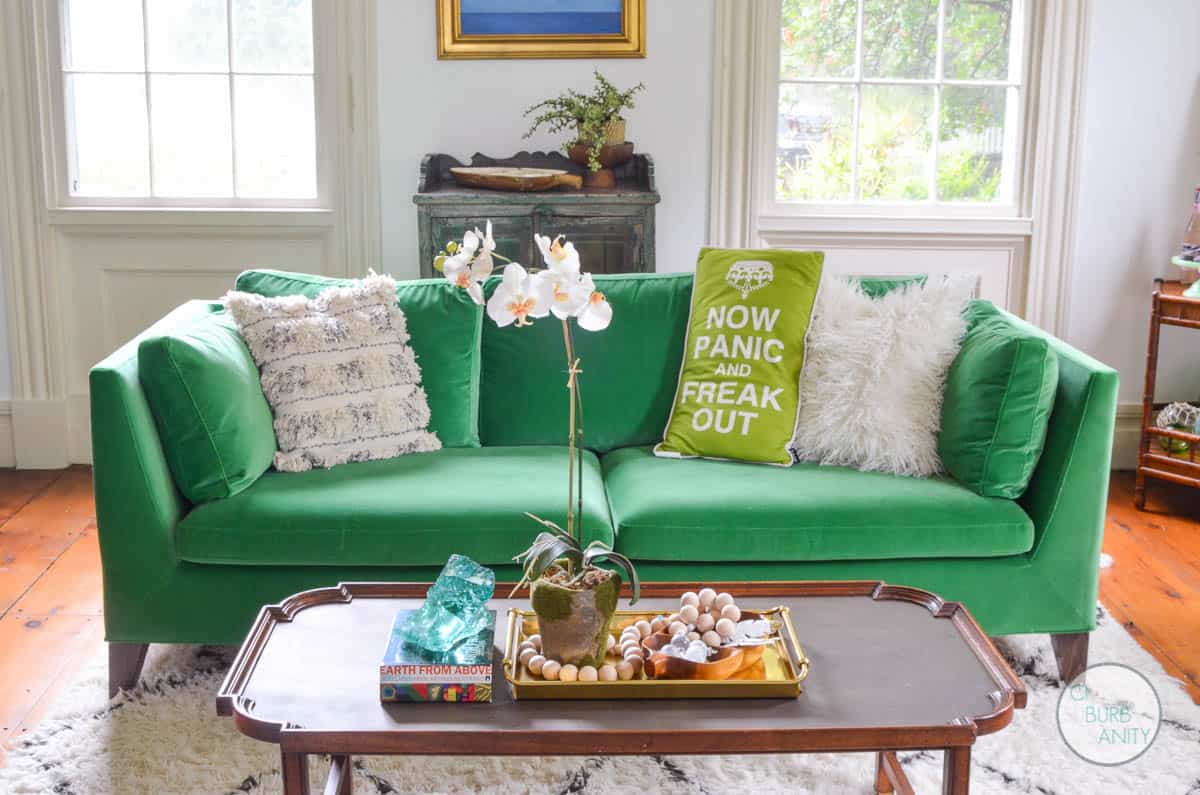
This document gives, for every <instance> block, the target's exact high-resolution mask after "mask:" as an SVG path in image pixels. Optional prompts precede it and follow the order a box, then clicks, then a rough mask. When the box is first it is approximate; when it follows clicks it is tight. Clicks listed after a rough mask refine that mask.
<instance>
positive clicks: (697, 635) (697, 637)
mask: <svg viewBox="0 0 1200 795" xmlns="http://www.w3.org/2000/svg"><path fill="white" fill-rule="evenodd" d="M687 637H688V640H700V633H699V632H689V633H688V634H687Z"/></svg>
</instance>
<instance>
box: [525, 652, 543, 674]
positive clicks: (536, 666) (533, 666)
mask: <svg viewBox="0 0 1200 795" xmlns="http://www.w3.org/2000/svg"><path fill="white" fill-rule="evenodd" d="M545 666H546V658H545V657H543V656H542V655H540V654H535V655H533V656H532V657H530V658H529V659H528V660H527V661H526V662H525V667H526V668H528V669H529V670H530V672H531V673H535V674H540V673H541V672H542V669H543V668H544V667H545Z"/></svg>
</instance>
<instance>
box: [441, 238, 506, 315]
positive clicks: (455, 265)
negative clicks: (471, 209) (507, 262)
mask: <svg viewBox="0 0 1200 795" xmlns="http://www.w3.org/2000/svg"><path fill="white" fill-rule="evenodd" d="M495 250H496V241H495V240H493V239H492V222H491V221H488V222H487V231H486V232H480V231H479V229H478V227H477V228H475V229H474V230H470V229H468V230H467V231H466V232H465V233H464V234H463V240H462V244H455V243H453V242H452V243H448V244H447V245H446V252H447V253H445V254H442V255H440V256H439V257H437V258H436V259H435V260H434V261H433V266H434V267H435V268H437V269H438V270H440V271H441V272H442V273H444V274H445V276H446V281H448V282H450V283H451V284H453V285H454V286H455V287H461V288H462V289H464V290H466V291H467V295H469V296H470V297H471V300H472V301H474V302H475V303H477V304H482V303H483V282H484V281H486V280H487V278H488V277H489V276H491V275H492V269H493V267H494V266H493V252H494V251H495ZM496 256H499V255H498V254H497V255H496ZM501 259H503V258H501Z"/></svg>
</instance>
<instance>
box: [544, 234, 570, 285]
mask: <svg viewBox="0 0 1200 795" xmlns="http://www.w3.org/2000/svg"><path fill="white" fill-rule="evenodd" d="M562 237H563V236H562V235H558V236H557V237H554V238H550V237H547V236H546V235H534V236H533V241H534V242H535V243H537V247H538V250H539V251H541V252H542V260H543V261H545V263H546V267H547V268H549V270H550V273H552V274H554V276H555V277H556V278H563V279H567V280H570V281H574V280H576V279H578V278H579V252H578V251H576V250H575V244H574V243H571V242H567V244H566V245H563V244H562V243H561V242H560V241H561V240H562Z"/></svg>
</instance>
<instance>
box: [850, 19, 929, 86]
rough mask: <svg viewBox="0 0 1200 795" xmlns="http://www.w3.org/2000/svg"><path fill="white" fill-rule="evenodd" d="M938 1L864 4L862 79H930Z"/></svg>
mask: <svg viewBox="0 0 1200 795" xmlns="http://www.w3.org/2000/svg"><path fill="white" fill-rule="evenodd" d="M937 21H938V0H864V2H863V75H864V76H865V77H902V78H909V79H914V78H923V79H932V78H933V77H934V75H935V72H934V66H935V61H936V60H937Z"/></svg>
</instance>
